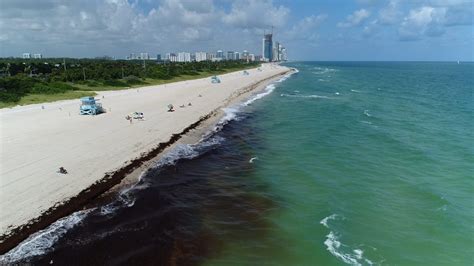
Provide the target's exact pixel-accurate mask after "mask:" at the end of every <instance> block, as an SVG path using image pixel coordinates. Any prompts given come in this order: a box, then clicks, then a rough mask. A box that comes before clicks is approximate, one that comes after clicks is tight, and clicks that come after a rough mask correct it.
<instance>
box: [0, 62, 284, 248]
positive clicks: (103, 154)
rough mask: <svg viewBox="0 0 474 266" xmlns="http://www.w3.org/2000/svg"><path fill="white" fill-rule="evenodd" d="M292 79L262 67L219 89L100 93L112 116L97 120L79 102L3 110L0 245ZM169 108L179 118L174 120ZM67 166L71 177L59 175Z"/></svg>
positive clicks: (187, 86) (186, 85)
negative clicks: (134, 116) (233, 106)
mask: <svg viewBox="0 0 474 266" xmlns="http://www.w3.org/2000/svg"><path fill="white" fill-rule="evenodd" d="M288 71H289V68H286V67H283V66H278V65H263V66H262V68H261V71H259V70H258V69H251V70H249V71H248V72H249V73H250V75H243V74H242V71H237V72H233V73H229V74H225V75H221V76H220V79H221V81H222V82H221V83H220V84H212V83H211V82H210V78H205V79H198V80H192V81H183V82H177V83H171V84H166V85H159V86H149V87H142V88H139V89H130V90H123V91H107V92H100V93H99V94H98V96H96V99H100V102H101V103H102V105H103V106H104V108H105V109H106V110H107V112H106V113H104V114H101V115H97V116H81V115H79V104H80V101H79V100H68V101H60V102H53V103H47V104H39V105H28V106H19V107H15V108H10V109H2V110H0V119H1V123H0V141H1V153H0V178H1V179H0V181H1V182H0V235H3V237H2V239H1V240H0V241H2V242H3V241H4V240H5V236H6V235H8V234H10V233H11V232H12V231H14V230H15V229H18V228H20V227H21V226H24V225H25V224H27V223H28V222H30V221H32V220H34V219H37V218H38V217H40V216H41V215H42V214H44V212H45V211H46V210H48V209H51V208H52V207H53V206H57V205H60V204H61V203H63V202H66V201H68V200H70V199H71V198H73V197H76V196H77V195H78V194H79V193H81V192H84V191H85V190H86V189H88V188H91V186H93V185H94V184H97V182H99V181H100V180H102V179H104V178H107V177H111V176H113V175H114V173H117V171H118V170H123V169H124V166H126V165H129V166H130V165H131V163H132V162H133V160H136V159H137V158H140V157H143V156H144V155H145V154H146V153H147V152H149V151H150V150H153V149H155V150H156V147H157V145H158V144H160V143H167V142H169V141H170V140H171V139H172V138H173V136H174V138H176V137H177V136H179V134H181V133H183V131H186V132H187V131H189V130H190V125H195V124H196V123H199V122H200V121H203V120H205V119H207V118H209V117H210V116H212V115H214V114H215V113H216V112H217V111H218V110H220V109H221V108H223V107H225V106H227V105H228V104H229V103H231V102H232V100H234V99H235V98H236V97H238V96H239V95H240V94H241V93H242V92H243V91H248V90H249V89H252V88H255V87H256V86H255V85H256V84H257V83H259V82H261V81H266V80H267V81H268V79H271V78H275V77H276V76H279V75H282V74H284V73H286V72H288ZM259 85H261V84H259ZM188 103H191V104H192V105H191V106H188ZM168 104H173V105H174V107H175V110H176V111H175V112H168V111H167V106H168ZM180 105H185V107H184V108H180V107H179V106H180ZM132 112H143V113H144V117H145V119H144V121H138V120H134V121H133V123H131V124H130V123H129V122H128V121H127V120H125V116H126V115H127V114H130V113H132ZM184 133H185V132H184ZM148 155H150V156H151V155H153V154H148ZM61 166H62V167H64V168H65V169H67V171H68V174H59V173H57V170H58V169H59V167H61ZM131 167H133V166H130V167H129V168H128V169H126V170H127V171H128V172H127V171H125V172H127V173H129V172H130V170H131ZM122 172H124V171H122ZM121 178H123V177H121ZM107 186H108V185H106V186H103V187H102V188H101V189H102V190H107V189H109V188H110V186H109V187H107ZM0 244H1V242H0Z"/></svg>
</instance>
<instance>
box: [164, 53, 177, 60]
mask: <svg viewBox="0 0 474 266" xmlns="http://www.w3.org/2000/svg"><path fill="white" fill-rule="evenodd" d="M165 60H166V61H170V62H178V56H176V54H175V53H166V55H165Z"/></svg>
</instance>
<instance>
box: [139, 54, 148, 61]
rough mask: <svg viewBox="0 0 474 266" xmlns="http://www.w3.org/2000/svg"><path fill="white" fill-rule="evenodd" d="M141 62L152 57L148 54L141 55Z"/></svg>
mask: <svg viewBox="0 0 474 266" xmlns="http://www.w3.org/2000/svg"><path fill="white" fill-rule="evenodd" d="M139 59H141V60H148V59H150V55H149V54H148V53H140V58H139Z"/></svg>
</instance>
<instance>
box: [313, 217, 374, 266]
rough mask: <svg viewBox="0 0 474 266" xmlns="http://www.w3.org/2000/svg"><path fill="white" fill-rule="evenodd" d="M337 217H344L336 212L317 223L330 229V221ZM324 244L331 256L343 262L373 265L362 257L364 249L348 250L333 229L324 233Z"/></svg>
mask: <svg viewBox="0 0 474 266" xmlns="http://www.w3.org/2000/svg"><path fill="white" fill-rule="evenodd" d="M337 219H344V217H342V216H339V215H337V214H331V215H329V216H327V217H325V218H324V219H322V220H321V221H320V222H319V223H320V224H322V225H324V227H326V228H328V229H331V226H330V221H333V220H337ZM324 245H325V246H326V249H327V250H328V251H329V253H331V254H332V255H333V256H335V257H337V258H339V259H340V260H342V261H343V262H345V263H347V264H349V265H357V266H359V265H362V263H365V264H368V265H373V262H372V261H371V260H369V259H367V258H364V256H363V255H364V251H363V250H361V249H354V250H352V251H350V250H348V249H349V246H348V245H345V244H343V243H341V241H340V240H339V236H338V235H337V233H335V232H334V231H332V230H331V231H329V234H327V235H326V240H325V241H324Z"/></svg>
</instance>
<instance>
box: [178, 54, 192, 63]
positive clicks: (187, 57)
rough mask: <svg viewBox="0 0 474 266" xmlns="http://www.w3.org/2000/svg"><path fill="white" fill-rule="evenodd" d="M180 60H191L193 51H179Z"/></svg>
mask: <svg viewBox="0 0 474 266" xmlns="http://www.w3.org/2000/svg"><path fill="white" fill-rule="evenodd" d="M178 62H191V53H187V52H181V53H178Z"/></svg>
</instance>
